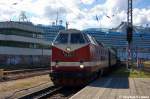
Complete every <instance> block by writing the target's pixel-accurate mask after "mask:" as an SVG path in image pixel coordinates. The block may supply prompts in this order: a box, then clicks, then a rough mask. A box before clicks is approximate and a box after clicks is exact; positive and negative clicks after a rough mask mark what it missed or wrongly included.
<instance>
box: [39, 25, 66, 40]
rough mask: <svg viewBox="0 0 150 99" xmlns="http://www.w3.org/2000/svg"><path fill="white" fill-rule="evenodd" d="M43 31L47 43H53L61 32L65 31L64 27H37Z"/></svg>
mask: <svg viewBox="0 0 150 99" xmlns="http://www.w3.org/2000/svg"><path fill="white" fill-rule="evenodd" d="M37 26H38V27H39V28H41V29H42V30H43V32H44V33H43V38H44V40H46V41H50V42H52V41H53V40H54V38H55V37H56V35H57V34H58V32H59V31H60V30H64V29H65V27H64V26H62V25H41V24H40V25H37Z"/></svg>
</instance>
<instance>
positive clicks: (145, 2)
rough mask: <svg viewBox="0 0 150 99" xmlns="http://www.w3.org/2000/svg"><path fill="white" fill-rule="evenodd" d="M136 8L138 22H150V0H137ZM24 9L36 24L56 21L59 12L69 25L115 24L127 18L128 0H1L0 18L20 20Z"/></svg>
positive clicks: (77, 26) (71, 26)
mask: <svg viewBox="0 0 150 99" xmlns="http://www.w3.org/2000/svg"><path fill="white" fill-rule="evenodd" d="M133 8H134V9H133V23H134V25H139V26H140V25H143V26H145V25H146V24H150V0H133ZM21 11H25V12H26V16H27V17H28V19H29V20H30V21H31V22H33V23H34V24H45V25H49V24H52V22H54V21H55V20H56V16H57V12H58V16H59V17H58V18H59V19H60V20H63V24H65V22H66V21H68V22H69V28H77V29H85V28H92V27H103V28H112V27H116V26H118V25H119V24H120V23H121V22H122V21H126V18H127V15H126V13H127V0H0V21H8V20H10V19H11V20H13V21H16V20H19V14H20V12H21ZM96 16H97V18H98V19H99V20H96ZM149 26H150V25H149Z"/></svg>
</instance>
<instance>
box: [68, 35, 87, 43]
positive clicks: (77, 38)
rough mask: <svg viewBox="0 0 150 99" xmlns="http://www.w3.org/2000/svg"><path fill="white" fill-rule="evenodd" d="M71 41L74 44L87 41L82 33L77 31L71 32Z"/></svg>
mask: <svg viewBox="0 0 150 99" xmlns="http://www.w3.org/2000/svg"><path fill="white" fill-rule="evenodd" d="M70 42H71V43H72V44H81V43H85V40H84V38H83V36H82V34H79V33H76V34H71V40H70Z"/></svg>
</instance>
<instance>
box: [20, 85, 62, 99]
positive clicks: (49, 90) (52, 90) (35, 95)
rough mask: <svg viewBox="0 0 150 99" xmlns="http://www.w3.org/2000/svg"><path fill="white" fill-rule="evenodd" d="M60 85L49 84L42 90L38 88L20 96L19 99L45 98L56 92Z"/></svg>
mask: <svg viewBox="0 0 150 99" xmlns="http://www.w3.org/2000/svg"><path fill="white" fill-rule="evenodd" d="M61 88H62V87H56V86H51V87H48V88H45V89H43V90H39V91H37V92H34V93H32V94H29V95H26V96H23V97H20V98H19V99H45V98H48V97H49V96H51V95H54V94H55V93H57V92H58V91H59V90H60V89H61Z"/></svg>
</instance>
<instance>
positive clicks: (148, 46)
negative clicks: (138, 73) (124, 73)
mask: <svg viewBox="0 0 150 99" xmlns="http://www.w3.org/2000/svg"><path fill="white" fill-rule="evenodd" d="M126 28H127V23H126V22H122V23H121V24H120V25H119V26H118V27H116V28H113V29H106V28H88V29H85V30H83V31H84V32H85V33H88V34H90V35H92V36H94V37H95V38H96V39H97V40H98V41H99V42H102V43H103V44H104V45H105V46H107V47H111V48H115V49H117V55H118V57H119V58H120V59H121V60H122V61H125V60H126V59H127V46H128V42H127V40H126ZM131 46H132V48H131V51H132V57H133V59H134V60H136V59H137V58H142V59H144V60H150V28H149V27H141V26H134V30H133V42H132V44H131Z"/></svg>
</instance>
